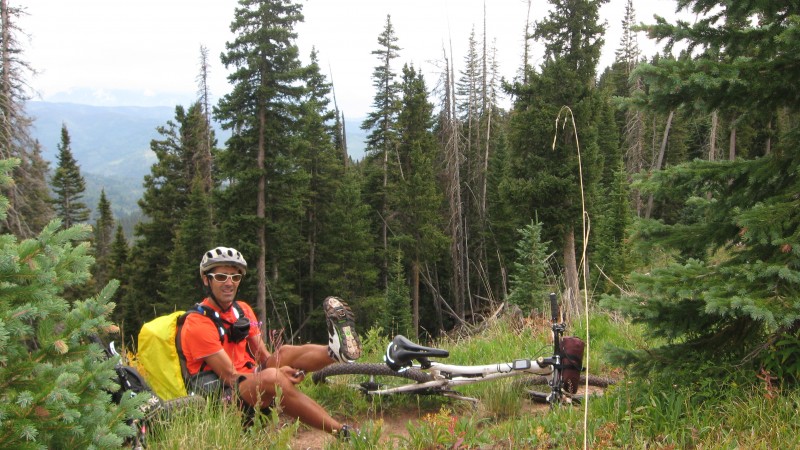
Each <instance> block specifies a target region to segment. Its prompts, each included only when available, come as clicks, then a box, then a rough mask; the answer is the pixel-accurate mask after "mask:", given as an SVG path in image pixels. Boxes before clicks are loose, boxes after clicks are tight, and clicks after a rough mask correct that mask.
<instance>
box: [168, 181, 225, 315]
mask: <svg viewBox="0 0 800 450" xmlns="http://www.w3.org/2000/svg"><path fill="white" fill-rule="evenodd" d="M210 203H211V201H210V197H209V195H208V194H206V192H205V180H203V179H202V178H201V177H200V176H198V177H196V178H195V181H194V183H192V192H191V193H190V195H189V204H188V205H186V208H185V210H184V212H183V214H182V215H181V216H182V217H181V220H180V221H179V222H178V229H177V231H176V232H175V239H174V244H175V245H174V248H173V249H172V252H171V253H170V254H169V264H168V265H167V267H166V270H165V274H166V278H167V280H166V283H165V284H164V291H163V295H164V297H166V298H168V299H171V301H172V302H173V303H174V304H175V308H176V309H177V310H181V309H189V308H190V307H191V306H192V305H193V304H195V303H197V302H198V301H199V299H200V297H201V295H202V292H203V286H202V282H201V280H200V275H199V273H198V271H197V264H198V262H199V256H198V255H202V254H203V253H204V252H205V251H207V250H208V249H209V248H212V247H213V246H214V244H213V243H214V242H215V235H214V227H213V226H212V223H211V208H209V205H210Z"/></svg>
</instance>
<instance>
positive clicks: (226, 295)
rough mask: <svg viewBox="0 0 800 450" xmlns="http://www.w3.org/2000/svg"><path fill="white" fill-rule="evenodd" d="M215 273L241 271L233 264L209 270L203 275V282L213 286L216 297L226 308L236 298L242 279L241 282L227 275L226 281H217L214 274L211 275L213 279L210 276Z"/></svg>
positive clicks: (232, 273)
mask: <svg viewBox="0 0 800 450" xmlns="http://www.w3.org/2000/svg"><path fill="white" fill-rule="evenodd" d="M215 273H218V274H225V275H235V274H239V273H240V272H239V270H238V269H237V268H236V267H233V266H219V267H214V268H213V269H211V270H209V271H208V273H206V276H205V277H203V284H205V285H206V286H208V287H209V288H211V292H212V293H214V297H215V298H216V299H217V301H218V302H219V304H220V306H222V307H223V308H225V307H226V306H228V305H230V304H231V303H233V301H234V300H236V299H235V298H234V297H235V296H236V290H237V289H238V288H239V283H240V282H241V280H240V281H239V282H234V281H233V280H232V279H231V278H230V277H227V279H226V280H225V281H217V280H215V279H214V278H213V276H211V280H209V276H210V275H211V274H215ZM209 283H210V284H209Z"/></svg>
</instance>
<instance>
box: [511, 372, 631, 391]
mask: <svg viewBox="0 0 800 450" xmlns="http://www.w3.org/2000/svg"><path fill="white" fill-rule="evenodd" d="M616 383H617V380H616V379H614V378H610V377H601V376H597V375H589V386H594V387H600V388H607V387H609V386H613V385H614V384H616ZM546 384H547V378H545V377H544V376H542V375H531V376H529V377H520V378H518V379H516V380H514V381H513V383H512V386H513V387H514V388H517V389H519V388H526V387H529V386H538V385H546ZM585 384H586V375H581V381H580V386H583V385H585Z"/></svg>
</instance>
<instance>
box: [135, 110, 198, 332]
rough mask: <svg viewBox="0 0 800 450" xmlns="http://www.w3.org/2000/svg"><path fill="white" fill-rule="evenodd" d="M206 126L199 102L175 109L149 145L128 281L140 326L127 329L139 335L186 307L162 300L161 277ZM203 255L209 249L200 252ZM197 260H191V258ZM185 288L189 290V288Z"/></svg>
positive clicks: (195, 174) (163, 282) (179, 300)
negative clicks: (150, 160) (151, 160)
mask: <svg viewBox="0 0 800 450" xmlns="http://www.w3.org/2000/svg"><path fill="white" fill-rule="evenodd" d="M206 124H207V122H206V120H205V118H204V115H203V114H202V109H201V107H200V105H199V103H195V104H193V105H192V106H191V107H189V109H188V110H186V109H185V108H184V107H182V106H176V107H175V120H174V121H173V120H170V121H168V122H167V124H166V125H165V126H161V127H159V128H158V133H159V134H160V136H161V139H154V140H153V141H151V143H150V149H151V150H152V151H153V153H155V155H156V158H157V162H156V163H155V164H153V166H152V167H151V170H150V174H148V175H146V176H145V179H144V188H145V191H144V194H143V195H142V198H141V199H140V200H139V207H140V208H141V209H142V213H143V214H144V215H145V216H146V217H147V218H148V220H146V221H141V222H139V223H137V224H136V228H135V230H134V235H135V237H136V239H135V241H134V245H133V247H132V248H131V253H130V266H129V269H130V279H129V280H128V282H129V284H128V286H129V288H130V290H129V294H130V296H131V298H130V299H129V303H128V304H129V306H131V307H134V308H135V309H136V310H137V311H140V312H141V314H142V317H141V318H140V321H139V322H138V323H129V324H128V327H129V329H137V330H138V329H139V327H141V325H142V323H143V322H144V321H146V320H149V319H152V318H153V317H154V314H155V315H160V314H164V313H167V312H172V311H175V309H176V308H178V307H179V305H183V304H185V299H184V298H183V297H180V298H167V297H165V296H164V292H165V291H166V289H167V278H168V277H167V276H165V273H166V272H167V267H168V266H169V261H170V257H171V255H172V252H173V250H174V247H175V235H176V232H177V230H178V229H179V228H180V223H181V220H182V218H183V217H184V215H185V213H186V208H187V205H188V204H189V197H190V194H191V189H192V181H193V180H194V179H195V177H200V178H201V179H203V178H202V170H200V166H198V165H197V164H196V162H197V161H198V158H197V154H198V152H200V153H202V152H204V151H206V141H205V136H206V133H205V127H206ZM205 250H208V249H204V250H202V251H205ZM202 251H201V252H202ZM198 258H199V256H198V255H195V258H194V259H195V260H199V259H198ZM191 265H192V266H194V265H196V262H192V263H191ZM184 288H185V289H191V286H184ZM134 305H135V306H134ZM128 318H129V319H130V318H131V317H130V315H129V316H128Z"/></svg>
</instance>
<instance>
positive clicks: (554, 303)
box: [550, 292, 558, 323]
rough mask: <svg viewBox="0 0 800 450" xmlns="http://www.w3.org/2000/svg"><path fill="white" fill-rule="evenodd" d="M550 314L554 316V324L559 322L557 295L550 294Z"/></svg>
mask: <svg viewBox="0 0 800 450" xmlns="http://www.w3.org/2000/svg"><path fill="white" fill-rule="evenodd" d="M550 312H551V314H552V319H553V323H556V322H558V300H557V299H556V293H555V292H551V293H550Z"/></svg>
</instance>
